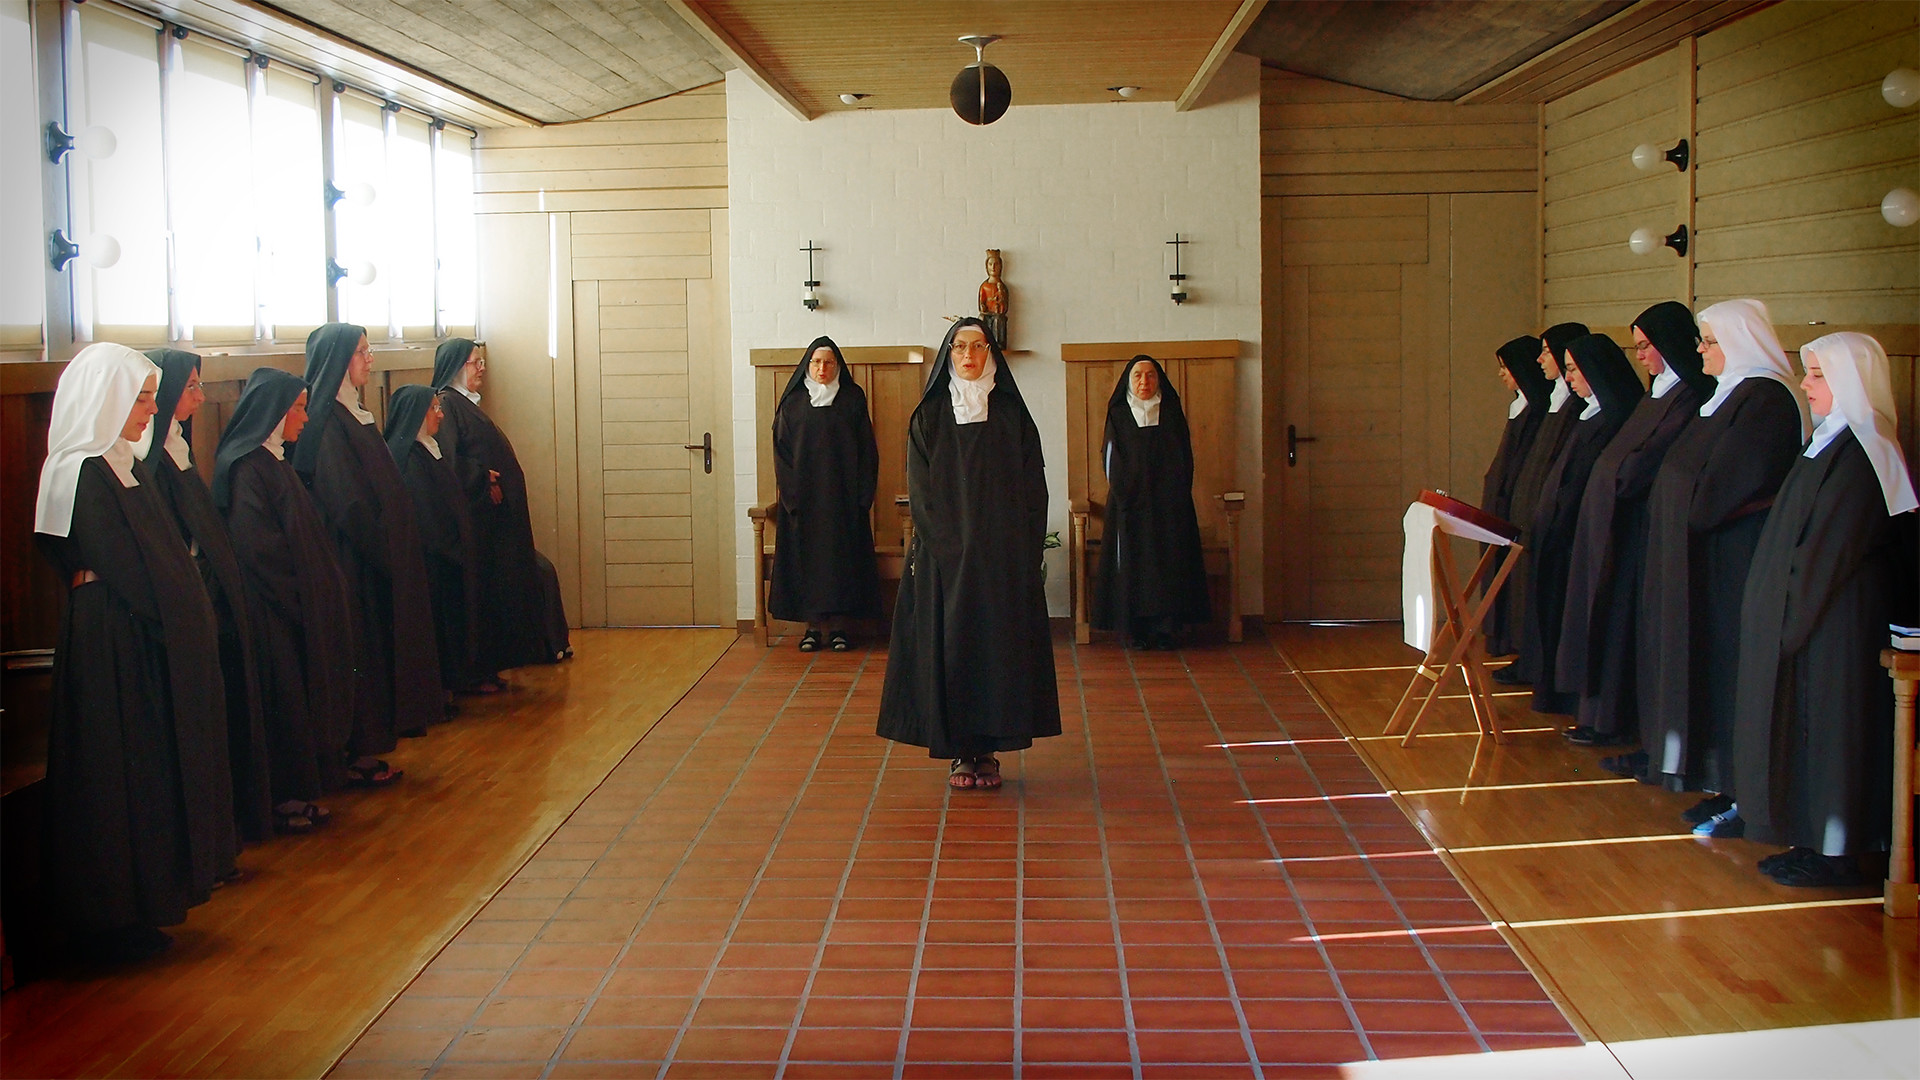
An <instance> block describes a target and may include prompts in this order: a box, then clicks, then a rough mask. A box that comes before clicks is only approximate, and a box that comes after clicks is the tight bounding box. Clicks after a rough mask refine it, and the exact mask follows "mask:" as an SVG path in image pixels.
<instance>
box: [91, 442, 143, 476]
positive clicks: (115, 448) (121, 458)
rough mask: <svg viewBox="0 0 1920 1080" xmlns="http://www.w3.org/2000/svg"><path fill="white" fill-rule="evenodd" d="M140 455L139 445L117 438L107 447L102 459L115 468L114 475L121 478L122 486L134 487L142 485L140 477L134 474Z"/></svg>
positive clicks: (111, 467) (108, 465) (101, 456)
mask: <svg viewBox="0 0 1920 1080" xmlns="http://www.w3.org/2000/svg"><path fill="white" fill-rule="evenodd" d="M142 441H145V440H142ZM139 456H140V450H139V448H138V447H136V446H134V445H133V444H132V443H130V442H128V441H127V440H125V439H115V440H113V445H112V446H109V447H107V452H106V453H104V454H101V455H100V460H102V461H105V462H106V463H107V467H108V468H110V469H112V470H113V475H115V476H117V477H119V478H120V486H121V487H130V488H133V487H139V486H140V481H139V479H138V478H136V477H135V476H134V475H133V463H134V460H135V459H136V458H138V457H139Z"/></svg>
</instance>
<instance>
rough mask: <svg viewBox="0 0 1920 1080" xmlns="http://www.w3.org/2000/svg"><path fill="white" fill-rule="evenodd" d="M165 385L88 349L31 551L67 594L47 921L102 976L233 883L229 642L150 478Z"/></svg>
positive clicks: (53, 722) (162, 940)
mask: <svg viewBox="0 0 1920 1080" xmlns="http://www.w3.org/2000/svg"><path fill="white" fill-rule="evenodd" d="M159 382H160V372H159V369H158V368H156V367H154V365H153V362H152V361H150V360H148V359H147V358H146V357H144V356H141V355H140V354H139V353H137V352H134V351H133V350H132V349H129V348H126V347H125V346H122V345H114V344H110V343H106V342H101V343H98V344H94V345H89V346H87V347H86V348H85V349H82V350H81V351H80V353H79V354H78V355H76V356H75V357H74V358H73V360H72V361H71V362H69V363H68V365H67V367H66V370H65V371H63V372H61V375H60V382H59V386H58V388H57V389H56V390H55V391H54V399H53V416H52V420H51V423H50V425H49V429H48V436H47V458H46V462H45V464H44V465H43V466H42V467H41V471H40V490H39V496H38V500H37V503H36V505H35V508H34V526H33V528H34V541H35V543H36V544H37V545H38V546H39V548H40V550H41V553H42V554H43V555H45V556H46V558H47V560H48V561H49V562H51V563H52V564H53V566H54V569H55V570H56V571H57V572H58V573H59V575H60V580H61V581H62V582H63V583H64V584H65V585H66V587H67V589H68V592H67V594H66V603H65V604H63V605H62V608H61V613H60V631H59V637H58V639H57V642H56V645H55V648H54V659H53V689H52V703H51V718H50V724H49V730H48V734H47V775H46V781H45V783H46V792H47V794H46V800H47V805H46V832H47V836H46V859H47V867H46V872H47V885H48V892H49V907H50V908H51V909H52V910H54V911H56V912H58V913H59V918H60V919H61V920H62V921H63V922H64V923H65V924H66V926H67V928H68V930H69V931H70V932H71V933H72V934H73V935H74V937H75V939H76V941H75V943H76V945H77V946H79V948H80V949H81V950H82V951H83V952H86V953H88V954H90V955H93V956H96V957H98V958H100V959H106V960H115V961H122V960H129V959H136V958H139V957H142V956H147V955H151V954H152V953H155V952H158V951H159V950H161V949H164V948H165V947H166V946H167V944H168V942H169V940H170V939H169V938H168V937H167V935H165V934H163V933H161V932H160V930H159V929H158V928H159V927H162V926H172V925H174V924H176V923H179V922H182V921H184V920H185V919H186V917H187V909H189V908H191V907H193V906H194V905H196V904H200V903H202V902H204V901H205V900H206V899H207V897H208V895H209V893H210V892H211V891H212V889H213V886H214V883H215V882H216V881H217V880H219V879H221V878H223V877H226V876H228V875H230V874H231V873H232V871H233V858H234V853H235V851H236V850H237V846H238V842H237V839H236V837H235V833H234V820H233V790H232V773H231V772H230V771H229V769H228V766H227V730H226V684H225V682H224V681H223V680H222V678H221V675H220V625H219V620H218V618H217V617H216V616H215V615H214V611H213V605H212V603H210V602H209V601H208V600H207V593H206V589H205V588H204V587H203V586H202V585H201V582H200V571H199V569H198V568H196V567H195V566H194V563H193V558H192V556H190V555H189V554H188V553H187V545H186V543H185V541H183V540H182V539H181V537H180V529H179V526H178V525H177V524H176V523H175V521H174V518H173V514H172V512H171V511H170V510H168V508H167V504H166V501H165V500H164V499H163V498H162V497H161V496H160V493H159V492H158V491H157V490H156V485H155V481H154V479H153V475H152V474H151V473H150V472H148V471H147V468H146V466H145V465H143V464H142V463H141V462H140V461H139V460H138V456H137V455H138V454H139V453H140V450H139V447H141V446H144V445H145V444H146V442H147V439H146V428H147V424H148V422H149V420H151V419H152V417H153V415H154V412H155V407H154V393H155V391H156V390H157V389H158V387H159Z"/></svg>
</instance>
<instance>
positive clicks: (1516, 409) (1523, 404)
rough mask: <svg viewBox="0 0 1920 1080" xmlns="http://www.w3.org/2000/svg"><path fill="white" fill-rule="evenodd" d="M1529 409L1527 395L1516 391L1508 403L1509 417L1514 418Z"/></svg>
mask: <svg viewBox="0 0 1920 1080" xmlns="http://www.w3.org/2000/svg"><path fill="white" fill-rule="evenodd" d="M1526 411H1527V395H1525V394H1522V393H1520V392H1519V391H1518V390H1516V391H1514V394H1513V400H1512V401H1510V402H1508V403H1507V419H1509V420H1512V419H1514V418H1516V417H1518V416H1519V415H1520V414H1521V413H1523V412H1526Z"/></svg>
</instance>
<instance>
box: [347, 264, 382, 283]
mask: <svg viewBox="0 0 1920 1080" xmlns="http://www.w3.org/2000/svg"><path fill="white" fill-rule="evenodd" d="M379 276H380V268H379V267H377V266H375V265H373V264H372V263H370V262H357V263H354V264H353V267H352V269H350V270H348V271H347V277H349V278H351V279H352V280H353V283H354V284H355V285H371V284H373V283H374V281H375V279H377V278H378V277H379Z"/></svg>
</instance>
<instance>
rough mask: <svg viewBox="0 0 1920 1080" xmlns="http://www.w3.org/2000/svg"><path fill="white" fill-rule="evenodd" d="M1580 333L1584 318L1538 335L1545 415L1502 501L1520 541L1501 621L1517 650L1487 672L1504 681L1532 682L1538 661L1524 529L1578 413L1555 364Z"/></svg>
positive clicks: (1529, 547) (1529, 543) (1531, 548)
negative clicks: (1532, 642) (1530, 627)
mask: <svg viewBox="0 0 1920 1080" xmlns="http://www.w3.org/2000/svg"><path fill="white" fill-rule="evenodd" d="M1586 333H1587V327H1586V324H1584V323H1556V324H1555V325H1553V326H1549V327H1547V329H1546V332H1545V333H1543V334H1541V335H1540V339H1541V341H1540V354H1539V356H1538V357H1537V358H1536V362H1537V366H1538V367H1539V368H1540V373H1541V375H1542V377H1544V378H1545V379H1546V380H1547V382H1548V384H1549V390H1548V392H1547V408H1546V413H1545V415H1543V416H1542V417H1541V418H1540V429H1539V430H1538V431H1537V432H1535V434H1534V437H1533V445H1531V446H1529V447H1528V448H1527V456H1526V458H1525V459H1523V460H1522V461H1521V462H1520V468H1519V470H1518V471H1517V472H1515V473H1514V477H1513V488H1512V491H1511V492H1510V494H1509V495H1508V501H1507V510H1508V515H1507V520H1508V521H1511V522H1513V523H1514V524H1515V525H1518V526H1519V527H1520V543H1521V544H1522V545H1524V546H1525V549H1526V550H1524V551H1522V552H1521V553H1520V560H1519V562H1518V563H1517V564H1516V565H1515V566H1514V568H1513V573H1512V574H1510V575H1508V577H1507V588H1506V596H1507V624H1506V625H1507V626H1508V627H1510V628H1511V630H1512V633H1513V647H1514V649H1515V651H1516V652H1518V653H1519V655H1518V656H1516V657H1514V660H1513V663H1512V664H1509V665H1508V666H1506V667H1504V668H1501V669H1499V670H1497V671H1495V672H1494V673H1493V678H1494V681H1495V682H1500V683H1506V684H1508V685H1510V686H1519V685H1524V684H1526V683H1529V682H1532V681H1533V678H1534V675H1535V668H1536V667H1537V666H1538V665H1537V663H1536V660H1537V658H1536V657H1534V656H1532V655H1530V654H1528V652H1527V644H1528V642H1527V633H1526V625H1527V619H1528V618H1529V615H1528V611H1527V609H1528V608H1529V607H1530V606H1531V605H1532V602H1533V570H1532V565H1533V558H1534V554H1535V552H1536V551H1537V550H1538V549H1537V548H1536V547H1535V543H1534V539H1533V537H1532V536H1531V535H1530V534H1529V531H1528V530H1529V529H1530V528H1531V526H1532V524H1533V515H1534V508H1535V505H1536V504H1537V503H1538V502H1539V501H1540V492H1541V489H1542V488H1543V486H1544V485H1545V483H1546V479H1547V470H1549V469H1551V468H1553V463H1554V461H1555V459H1557V458H1558V457H1559V456H1560V450H1561V448H1562V447H1564V446H1565V445H1566V443H1567V439H1568V438H1569V437H1570V436H1572V434H1573V425H1574V424H1575V423H1577V422H1578V421H1579V419H1580V413H1581V411H1582V407H1581V405H1579V404H1578V403H1574V404H1569V403H1570V402H1573V391H1572V390H1570V389H1568V387H1567V380H1566V377H1565V374H1564V372H1562V370H1561V364H1562V361H1563V360H1564V358H1565V356H1566V351H1567V346H1568V345H1570V344H1572V343H1573V340H1574V339H1575V338H1580V337H1585V336H1586Z"/></svg>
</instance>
